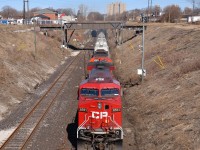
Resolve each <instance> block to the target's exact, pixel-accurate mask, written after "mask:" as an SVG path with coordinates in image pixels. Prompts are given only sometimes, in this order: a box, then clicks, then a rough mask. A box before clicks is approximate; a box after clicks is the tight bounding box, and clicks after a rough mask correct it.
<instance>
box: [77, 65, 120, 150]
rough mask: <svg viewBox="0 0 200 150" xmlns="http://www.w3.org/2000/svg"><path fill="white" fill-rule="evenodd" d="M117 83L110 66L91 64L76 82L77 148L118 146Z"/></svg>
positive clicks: (113, 148) (114, 149)
mask: <svg viewBox="0 0 200 150" xmlns="http://www.w3.org/2000/svg"><path fill="white" fill-rule="evenodd" d="M121 93H122V92H121V86H120V83H119V82H118V81H117V80H116V79H114V77H113V75H112V73H111V72H110V69H109V68H107V67H105V68H98V67H97V68H93V69H92V71H91V72H90V75H89V78H88V79H86V80H84V81H83V82H82V83H81V84H80V86H79V92H78V99H79V102H78V128H77V150H86V149H87V150H90V149H91V150H120V149H122V140H123V129H122V102H121V96H122V95H121Z"/></svg>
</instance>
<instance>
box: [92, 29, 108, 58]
mask: <svg viewBox="0 0 200 150" xmlns="http://www.w3.org/2000/svg"><path fill="white" fill-rule="evenodd" d="M96 54H98V55H101V54H102V55H107V56H109V55H110V54H109V47H108V43H107V40H106V37H105V34H104V33H103V32H100V33H99V34H98V37H97V40H96V43H95V46H94V55H96Z"/></svg>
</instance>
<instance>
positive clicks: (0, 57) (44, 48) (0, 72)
mask: <svg viewBox="0 0 200 150" xmlns="http://www.w3.org/2000/svg"><path fill="white" fill-rule="evenodd" d="M30 28H31V27H26V26H4V25H1V26H0V120H1V119H2V114H5V113H8V112H9V111H10V110H11V108H12V106H14V105H16V104H19V103H21V101H23V100H24V99H25V97H26V96H27V95H29V94H31V93H32V92H33V91H34V88H37V86H38V85H39V84H40V83H42V82H43V81H44V80H46V79H47V78H48V77H49V75H50V74H52V73H53V72H54V71H55V68H56V67H57V66H58V65H59V64H60V63H61V61H63V60H64V59H65V57H66V56H67V55H68V54H70V52H68V51H67V50H63V49H62V50H61V49H60V45H61V42H60V39H55V38H54V37H56V35H57V34H58V33H57V31H56V32H51V33H49V36H45V35H44V34H43V33H41V32H37V33H36V41H37V46H36V53H35V49H34V32H33V31H31V30H30ZM59 35H60V33H59Z"/></svg>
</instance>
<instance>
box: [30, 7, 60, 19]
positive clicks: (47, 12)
mask: <svg viewBox="0 0 200 150" xmlns="http://www.w3.org/2000/svg"><path fill="white" fill-rule="evenodd" d="M38 15H42V16H43V18H44V16H46V17H48V18H49V19H48V20H57V19H58V13H57V12H55V11H51V10H49V9H42V10H39V11H36V12H34V16H38Z"/></svg>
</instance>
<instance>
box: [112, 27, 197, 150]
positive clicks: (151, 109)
mask: <svg viewBox="0 0 200 150" xmlns="http://www.w3.org/2000/svg"><path fill="white" fill-rule="evenodd" d="M139 45H141V35H140V36H137V37H136V38H134V39H133V40H131V41H128V42H126V43H124V44H123V45H121V46H120V47H118V48H115V49H112V53H113V59H114V61H115V65H116V68H117V71H116V74H117V75H118V78H119V80H120V81H121V83H122V84H123V85H124V102H123V105H124V120H125V121H124V129H125V134H126V137H125V149H130V150H131V149H137V150H180V149H181V150H188V149H191V150H198V149H200V115H199V114H200V92H199V91H200V77H199V74H200V59H199V58H200V49H199V48H200V26H192V25H176V24H152V25H149V26H148V29H147V31H146V33H145V69H146V70H147V77H146V78H145V81H144V83H143V84H141V83H140V78H139V77H138V75H137V69H138V68H141V67H140V66H141V51H140V50H139ZM159 58H160V59H161V62H162V63H163V65H162V63H161V62H160V61H159ZM156 62H157V63H156Z"/></svg>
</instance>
